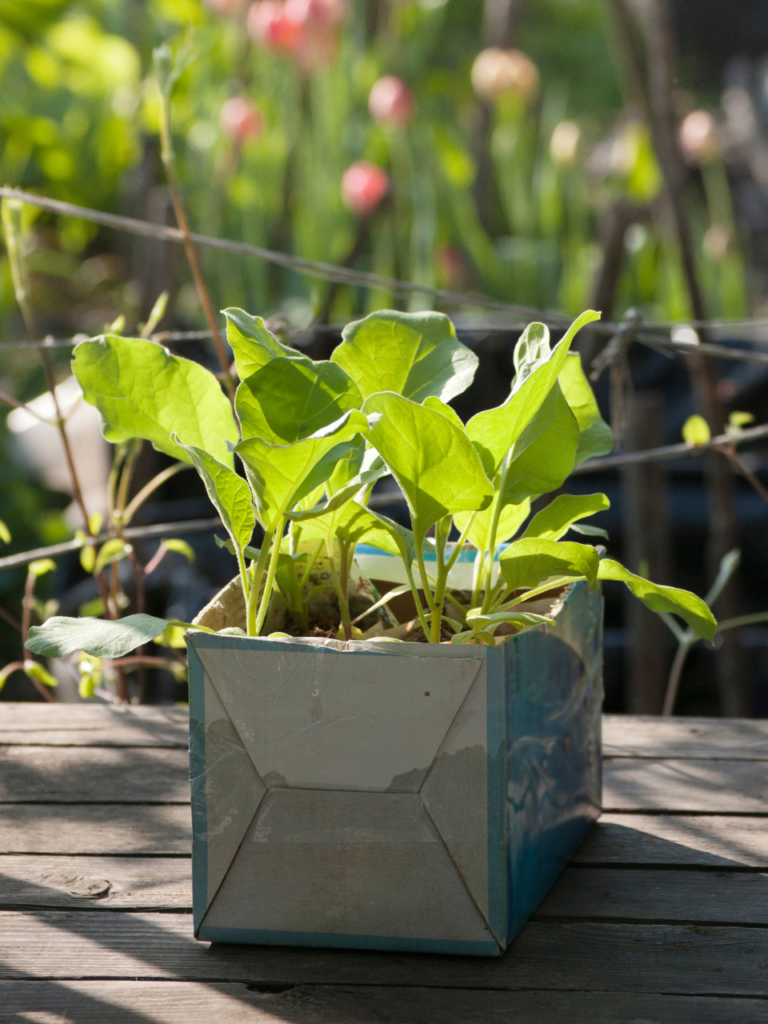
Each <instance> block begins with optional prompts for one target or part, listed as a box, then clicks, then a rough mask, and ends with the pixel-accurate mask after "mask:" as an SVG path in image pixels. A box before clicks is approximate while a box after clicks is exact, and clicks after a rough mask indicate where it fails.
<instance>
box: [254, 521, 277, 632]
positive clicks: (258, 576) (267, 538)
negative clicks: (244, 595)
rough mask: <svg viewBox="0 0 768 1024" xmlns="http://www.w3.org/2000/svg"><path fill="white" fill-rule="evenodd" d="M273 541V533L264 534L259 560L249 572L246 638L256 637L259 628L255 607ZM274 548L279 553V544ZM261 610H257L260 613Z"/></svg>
mask: <svg viewBox="0 0 768 1024" xmlns="http://www.w3.org/2000/svg"><path fill="white" fill-rule="evenodd" d="M274 540H275V531H274V530H270V531H269V532H268V533H265V534H264V539H263V541H262V542H261V551H260V552H259V559H258V561H257V562H256V563H255V564H254V565H253V567H252V571H251V585H250V591H249V594H248V636H258V635H259V634H258V629H260V628H261V626H259V627H258V629H257V626H256V622H257V611H256V609H257V605H258V601H259V592H260V590H261V581H262V579H263V578H264V572H265V571H266V568H267V559H268V558H269V549H270V545H271V544H272V543H273V542H274ZM275 548H276V549H277V550H278V551H279V549H280V544H279V543H275ZM270 589H271V588H270ZM265 596H266V597H267V602H268V601H269V597H268V593H267V592H266V591H265ZM262 603H263V602H262ZM260 610H261V609H259V611H260Z"/></svg>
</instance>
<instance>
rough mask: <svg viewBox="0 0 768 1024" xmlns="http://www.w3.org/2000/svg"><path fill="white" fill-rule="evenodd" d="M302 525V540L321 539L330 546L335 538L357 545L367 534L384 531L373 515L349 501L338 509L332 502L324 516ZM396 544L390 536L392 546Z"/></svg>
mask: <svg viewBox="0 0 768 1024" xmlns="http://www.w3.org/2000/svg"><path fill="white" fill-rule="evenodd" d="M301 525H302V539H304V538H307V539H312V538H313V537H320V538H322V539H323V540H324V541H325V542H326V544H327V545H329V546H330V544H331V542H332V540H333V538H334V537H338V539H339V541H340V542H341V543H342V544H357V543H359V542H360V541H361V540H362V538H363V537H364V536H365V535H366V534H368V533H371V532H373V531H375V530H376V529H382V527H381V525H380V524H379V523H378V522H377V521H376V519H375V518H374V516H373V514H372V513H371V512H369V511H368V509H367V508H364V507H363V506H362V505H359V504H358V503H357V502H356V501H347V502H345V504H344V505H342V506H339V507H336V508H333V507H332V501H331V502H329V503H328V508H327V509H326V511H325V512H324V514H323V515H319V516H316V517H315V518H313V519H311V520H309V521H308V522H305V521H304V520H302V523H301ZM394 543H395V542H394V539H393V538H392V536H391V535H389V544H390V546H391V547H392V546H394ZM395 550H397V548H395Z"/></svg>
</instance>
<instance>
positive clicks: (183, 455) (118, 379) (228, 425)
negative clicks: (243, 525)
mask: <svg viewBox="0 0 768 1024" xmlns="http://www.w3.org/2000/svg"><path fill="white" fill-rule="evenodd" d="M72 369H73V372H74V374H75V376H76V377H77V380H78V382H79V384H80V387H81V388H82V389H83V395H84V397H85V400H86V402H90V404H91V405H95V406H96V408H97V409H98V410H99V412H100V413H101V415H102V418H103V427H102V429H103V432H104V436H105V437H106V439H107V440H108V441H111V442H113V443H114V444H117V443H118V442H120V441H127V440H128V439H129V438H132V437H143V438H145V439H146V440H147V441H151V442H152V444H153V446H154V447H155V448H157V449H158V451H162V452H165V453H166V454H167V455H172V456H173V457H174V458H175V459H181V460H182V461H184V462H190V461H191V458H190V455H189V453H188V452H187V451H185V450H184V449H183V448H181V447H180V446H179V445H178V444H175V443H174V442H173V441H172V440H171V434H176V435H178V438H179V441H180V442H181V444H185V445H194V446H195V447H197V448H202V449H204V450H205V451H208V452H210V453H211V454H212V455H213V456H214V457H215V458H217V459H218V460H219V461H220V462H223V463H225V464H226V465H228V466H230V467H231V466H232V464H233V463H232V456H231V454H230V453H229V451H228V450H227V447H226V444H225V442H226V441H231V442H235V441H236V440H237V439H238V437H239V434H238V430H237V426H236V424H235V420H234V417H233V415H232V407H231V406H230V404H229V401H228V399H227V397H226V396H225V395H224V393H223V392H222V390H221V387H220V385H219V382H218V381H217V380H216V378H215V377H214V376H213V374H212V373H211V372H210V371H209V370H206V369H205V367H203V366H200V364H199V363H193V362H192V361H191V360H189V359H182V358H181V357H180V356H174V355H171V353H170V352H169V351H168V350H167V349H165V348H163V347H162V346H161V345H156V344H154V342H151V341H144V340H141V339H137V338H116V337H103V338H97V339H96V340H94V341H84V342H82V343H81V344H80V345H78V346H77V348H76V349H75V357H74V360H73V362H72Z"/></svg>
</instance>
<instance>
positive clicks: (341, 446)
mask: <svg viewBox="0 0 768 1024" xmlns="http://www.w3.org/2000/svg"><path fill="white" fill-rule="evenodd" d="M368 428H369V420H368V419H367V418H366V417H365V416H364V415H363V414H362V413H361V412H359V411H358V410H356V409H354V410H352V412H348V413H346V414H345V415H344V416H342V417H341V419H339V420H337V421H336V423H332V424H330V426H328V427H324V428H323V429H322V430H319V431H318V432H317V433H316V434H313V435H311V436H310V437H305V438H302V439H301V440H300V441H294V442H293V444H288V445H275V444H270V443H269V442H268V441H263V440H262V439H261V438H260V437H250V438H248V439H247V440H245V441H241V442H240V444H238V445H236V446H235V448H234V451H236V452H237V454H238V455H239V456H240V458H241V459H242V461H243V465H244V466H245V471H246V475H247V476H248V480H249V483H250V485H251V490H252V492H253V495H254V500H255V503H256V509H257V513H258V516H259V519H260V521H261V523H262V525H263V527H264V529H265V530H273V529H274V528H275V527H276V526H277V524H278V522H279V520H280V519H281V518H282V517H283V516H284V515H285V513H286V512H289V511H290V510H291V509H292V508H293V506H294V505H295V504H296V503H297V502H298V501H300V500H301V499H302V498H303V497H304V496H305V495H307V494H309V492H310V491H312V490H314V488H315V487H317V486H318V485H319V484H321V483H323V482H324V481H326V480H327V479H328V478H329V477H330V475H331V473H332V472H333V469H334V466H335V465H336V462H337V461H338V460H339V459H340V458H342V457H343V456H344V455H346V454H347V453H348V451H349V446H350V443H351V442H352V441H353V440H354V438H355V436H356V435H357V434H359V433H361V432H363V433H365V432H367V430H368Z"/></svg>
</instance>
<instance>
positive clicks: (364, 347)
mask: <svg viewBox="0 0 768 1024" xmlns="http://www.w3.org/2000/svg"><path fill="white" fill-rule="evenodd" d="M342 338H343V342H342V344H341V345H339V346H338V348H337V349H336V350H335V351H334V353H333V356H332V359H333V361H334V362H336V363H338V364H339V365H340V366H343V367H344V369H345V370H346V371H347V373H348V374H349V376H350V377H351V378H352V379H353V380H354V381H355V382H356V384H357V385H358V387H359V388H360V391H361V392H362V395H363V398H369V397H370V396H371V395H373V394H375V393H376V392H378V391H394V392H395V393H396V394H398V395H404V396H405V397H406V398H410V399H412V400H413V401H414V402H423V401H424V399H425V398H427V397H428V396H429V395H436V396H437V397H438V398H441V399H442V400H443V401H444V402H449V401H450V400H451V399H452V398H454V397H455V396H456V395H460V394H461V393H462V391H466V389H467V388H468V387H469V385H470V384H471V383H472V380H473V379H474V376H475V371H476V369H477V364H478V360H477V356H476V355H475V354H474V352H472V351H471V350H470V349H468V348H467V347H466V345H462V343H461V342H460V341H459V340H458V338H457V337H456V331H455V329H454V326H453V324H452V323H451V321H450V319H449V318H448V317H447V316H446V315H445V314H444V313H431V312H427V313H397V312H394V311H393V310H382V311H380V312H376V313H371V314H370V315H369V316H367V317H366V318H365V319H364V320H357V321H355V322H354V323H351V324H347V326H346V327H345V328H344V331H343V332H342Z"/></svg>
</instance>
